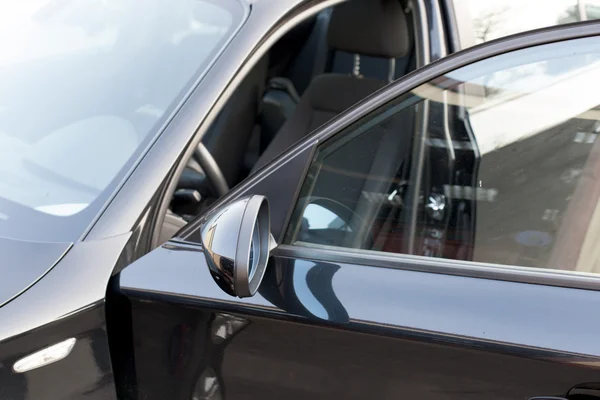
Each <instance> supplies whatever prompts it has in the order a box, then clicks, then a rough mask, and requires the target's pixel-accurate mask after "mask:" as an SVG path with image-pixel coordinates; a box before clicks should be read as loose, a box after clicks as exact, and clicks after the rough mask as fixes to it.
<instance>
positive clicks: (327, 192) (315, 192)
mask: <svg viewBox="0 0 600 400" xmlns="http://www.w3.org/2000/svg"><path fill="white" fill-rule="evenodd" d="M599 34H600V24H598V23H588V24H581V25H575V26H565V27H555V28H550V29H543V30H539V31H535V32H529V33H525V34H520V35H517V36H513V37H509V38H505V39H501V40H499V41H494V42H490V43H489V44H486V45H483V46H479V47H475V48H472V49H470V50H467V51H464V52H461V53H457V54H455V55H452V56H450V57H448V58H446V59H444V60H441V61H438V62H435V63H433V64H431V65H429V66H427V67H425V68H422V69H420V70H419V71H418V72H416V73H413V74H411V75H409V76H407V77H406V78H403V79H402V80H400V81H398V82H396V83H394V84H392V85H390V86H388V87H387V88H385V89H383V90H382V91H380V92H378V93H376V94H375V95H373V96H371V97H370V98H368V99H366V100H365V101H363V102H362V103H360V104H359V105H357V106H355V107H354V108H352V109H350V110H349V111H347V112H346V113H344V114H343V115H341V116H339V117H338V118H336V119H335V120H333V121H332V122H330V123H329V124H327V125H326V126H324V127H323V128H322V129H320V130H319V131H317V132H316V133H314V134H312V135H310V136H309V137H307V138H306V139H305V140H303V141H301V142H300V143H298V144H297V145H295V146H294V147H292V148H291V149H288V150H287V151H286V152H285V153H284V154H282V155H281V156H280V157H279V158H277V159H276V160H274V161H273V162H271V163H270V164H268V165H267V166H266V167H264V168H263V169H262V170H261V171H259V172H258V173H257V174H256V175H254V176H252V177H250V178H249V179H247V180H246V181H245V182H243V183H242V184H241V185H239V186H238V187H237V188H234V189H233V190H232V191H231V192H230V193H229V194H228V195H227V196H225V197H224V198H223V199H221V200H220V201H219V202H217V203H216V204H215V205H214V207H213V208H212V210H209V212H208V213H207V214H206V215H202V216H200V217H199V218H198V219H197V220H196V221H194V222H192V223H190V224H189V225H188V226H187V227H186V228H184V230H183V231H181V232H180V234H179V235H177V237H176V238H175V239H173V240H171V241H169V242H168V243H166V244H164V245H163V246H161V247H160V248H158V249H156V250H154V251H152V252H150V253H149V254H147V255H146V256H144V257H142V258H141V259H139V260H137V261H136V262H134V263H133V264H131V265H129V266H128V267H126V268H125V269H124V270H123V271H122V272H121V273H120V275H118V276H117V277H116V280H115V282H114V287H115V291H114V292H109V295H108V302H109V311H108V312H109V313H112V314H111V317H112V320H114V321H118V323H117V324H113V325H111V324H109V332H110V333H111V335H112V336H111V338H112V339H111V346H112V354H113V365H114V366H115V373H116V374H117V381H118V384H119V387H120V390H121V393H120V394H121V395H122V396H123V397H127V396H130V397H132V398H139V399H154V398H157V399H162V398H172V399H179V398H181V399H190V398H191V399H267V398H273V399H281V398H288V399H300V398H302V399H304V398H319V399H321V398H322V399H329V398H357V399H358V398H361V399H364V398H369V399H371V398H372V399H376V398H390V399H396V398H419V399H436V400H437V399H440V398H442V399H452V400H454V399H456V400H459V399H460V400H465V399H473V400H476V399H477V400H478V399H482V398H485V399H532V398H536V397H538V398H540V397H541V398H556V397H559V398H566V399H570V400H573V399H579V398H591V397H595V396H596V395H597V394H598V392H597V390H598V388H600V344H599V343H600V340H599V338H600V322H598V319H597V318H595V311H596V310H597V309H598V308H599V307H600V293H599V292H598V289H599V288H600V278H599V277H598V273H599V272H600V269H599V264H600V258H599V257H598V250H596V249H597V244H596V243H597V241H596V237H597V235H598V231H599V228H600V217H599V215H600V211H599V210H600V207H598V204H600V203H599V202H598V200H599V196H600V184H599V182H598V179H599V178H598V174H599V173H600V172H599V171H600V169H599V168H600V166H599V165H598V160H599V159H600V158H599V157H600V147H599V146H600V141H598V140H597V135H598V132H600V111H599V109H598V104H599V103H600V79H598V77H599V76H600V36H598V35H599ZM439 103H442V104H444V105H446V106H447V107H445V109H446V110H447V112H446V113H444V114H443V115H441V116H440V115H439V114H438V113H436V114H435V115H430V114H429V112H428V111H429V110H430V106H431V105H432V104H439ZM250 195H260V196H264V197H265V198H266V199H267V200H268V202H269V204H270V218H271V221H270V232H271V234H272V240H273V242H272V243H271V251H270V257H269V260H268V264H266V272H265V274H264V277H263V278H262V282H261V283H260V286H259V287H258V291H257V292H256V293H255V294H254V295H253V296H250V297H236V296H232V295H230V294H227V293H226V292H225V291H224V290H222V289H221V287H226V288H227V286H226V285H225V286H223V282H222V281H220V279H221V278H222V276H221V275H219V274H218V273H217V274H215V269H214V266H215V263H216V264H220V263H225V261H227V260H223V259H216V256H215V253H213V252H211V251H207V250H210V249H211V248H212V246H213V244H212V243H208V242H207V239H206V230H205V229H204V228H205V227H206V226H207V223H208V222H207V221H210V220H211V218H213V217H214V216H215V215H217V214H218V215H224V214H225V213H228V212H229V211H228V210H231V209H234V208H235V207H236V206H235V205H236V204H240V203H239V202H240V201H243V199H244V198H246V196H250ZM242 225H243V224H242ZM242 225H240V226H236V225H231V227H230V228H229V229H230V235H231V242H235V240H236V239H235V238H236V237H237V236H236V235H240V234H241V233H240V232H242V231H243V230H244V227H243V226H242ZM203 244H204V245H203ZM229 244H230V243H229ZM248 245H249V244H248ZM251 251H252V250H251ZM236 262H237V260H234V261H231V262H230V264H229V266H228V268H232V270H233V271H235V269H236V268H238V267H239V265H236V264H235V263H236ZM211 271H212V272H211ZM247 272H248V271H247ZM223 276H224V275H223ZM226 278H227V277H226ZM234 294H235V291H234Z"/></svg>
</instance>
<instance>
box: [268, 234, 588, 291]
mask: <svg viewBox="0 0 600 400" xmlns="http://www.w3.org/2000/svg"><path fill="white" fill-rule="evenodd" d="M271 254H272V255H273V256H278V257H287V258H298V259H306V260H315V261H324V262H333V263H341V264H353V265H364V266H365V267H380V268H391V269H399V270H407V271H417V272H426V273H433V274H442V275H454V276H464V277H468V278H479V279H491V280H497V281H508V282H516V283H524V284H536V285H545V286H557V287H564V288H572V289H586V290H600V275H595V274H591V273H584V272H575V271H561V270H550V269H549V270H545V269H540V268H533V267H522V266H518V265H503V264H491V263H483V262H475V261H462V260H453V259H446V258H433V257H425V256H417V255H409V254H401V253H386V252H382V251H375V250H362V249H347V248H342V247H333V246H323V245H314V244H310V243H302V244H300V245H296V244H294V245H279V246H278V247H276V248H275V249H274V250H273V251H272V252H271Z"/></svg>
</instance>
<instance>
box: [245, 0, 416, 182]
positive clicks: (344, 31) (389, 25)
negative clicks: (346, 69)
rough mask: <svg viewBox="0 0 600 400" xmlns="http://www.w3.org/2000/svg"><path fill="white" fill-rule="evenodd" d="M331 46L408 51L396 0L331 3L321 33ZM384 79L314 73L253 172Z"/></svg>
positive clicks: (384, 54)
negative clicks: (294, 107)
mask: <svg viewBox="0 0 600 400" xmlns="http://www.w3.org/2000/svg"><path fill="white" fill-rule="evenodd" d="M327 41H328V43H329V46H330V47H331V48H333V49H335V50H340V51H344V52H348V53H353V54H359V55H367V56H372V57H379V58H387V59H390V58H394V59H395V58H398V57H403V56H406V55H407V54H408V53H409V51H410V41H409V34H408V27H407V22H406V16H405V14H404V10H403V9H402V6H401V5H400V2H399V1H398V0H351V1H349V2H347V3H342V4H340V5H339V6H337V7H335V8H334V10H333V13H332V15H331V21H330V23H329V28H328V32H327ZM386 84H387V82H386V81H385V80H380V79H373V78H365V77H362V76H360V75H358V76H357V75H352V74H335V73H327V74H322V75H319V76H317V77H315V78H314V79H313V80H312V81H311V83H310V85H309V86H308V88H307V89H306V91H305V92H304V93H303V94H302V96H301V98H300V102H299V103H298V107H297V108H296V111H295V113H294V115H293V116H292V117H291V118H290V119H288V120H287V121H286V123H285V124H284V125H283V126H282V127H281V129H280V131H279V132H278V133H277V135H276V136H275V138H274V139H273V140H272V142H271V143H270V144H269V146H268V147H267V149H266V150H265V151H264V152H263V154H262V155H261V156H260V158H259V160H258V162H257V163H256V164H255V166H254V168H253V171H254V170H257V169H258V168H260V167H262V166H263V165H265V164H266V163H268V162H269V161H271V160H272V159H273V158H275V157H276V156H277V155H278V154H280V153H281V152H282V151H284V150H285V149H287V148H288V147H290V146H291V145H293V144H294V143H296V142H297V141H299V140H300V139H302V138H303V137H305V136H306V135H308V134H309V133H310V132H312V131H313V130H315V129H316V128H318V127H319V126H321V125H323V124H324V123H326V122H327V121H329V120H330V119H331V118H333V117H335V116H336V115H338V114H339V113H340V112H342V111H344V110H346V109H347V108H349V107H350V106H352V105H353V104H355V103H357V102H359V101H361V100H362V99H364V98H365V97H367V96H369V95H370V94H372V93H373V92H375V91H377V90H378V89H380V88H382V87H383V86H385V85H386Z"/></svg>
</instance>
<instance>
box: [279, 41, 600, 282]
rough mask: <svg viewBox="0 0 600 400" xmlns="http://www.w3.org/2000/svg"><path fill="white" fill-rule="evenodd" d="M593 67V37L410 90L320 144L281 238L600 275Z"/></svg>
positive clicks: (596, 55) (482, 64)
mask: <svg viewBox="0 0 600 400" xmlns="http://www.w3.org/2000/svg"><path fill="white" fill-rule="evenodd" d="M599 73H600V40H599V39H598V38H586V39H578V40H572V41H565V42H559V43H553V44H549V45H544V46H537V47H533V48H529V49H523V50H519V51H515V52H512V53H507V54H503V55H500V56H496V57H493V58H490V59H487V60H483V61H479V62H476V63H474V64H471V65H469V66H466V67H463V68H461V69H458V70H455V71H453V72H451V73H448V74H446V75H444V76H441V77H438V78H436V79H434V80H433V81H430V82H429V83H427V84H424V85H421V86H419V87H417V88H415V89H414V90H413V91H412V92H410V93H407V94H405V95H403V96H401V97H400V98H398V99H396V100H395V101H393V102H392V103H390V104H387V105H386V106H384V107H382V108H381V109H380V110H378V111H377V112H375V113H373V114H371V115H368V116H366V117H364V118H363V119H362V120H361V121H359V122H357V123H356V124H355V125H354V126H351V127H349V128H347V129H346V130H345V131H342V132H340V133H339V134H338V135H337V136H335V137H333V138H332V139H330V140H328V141H326V142H324V143H323V144H322V145H320V147H319V148H318V150H317V153H316V155H315V157H314V160H313V162H312V165H311V167H310V169H309V172H308V175H307V178H306V181H305V183H304V185H303V188H302V190H301V193H300V197H299V200H298V203H297V204H296V207H295V211H294V213H293V214H292V219H291V224H290V226H289V228H288V230H287V233H286V237H285V242H286V243H287V244H293V245H298V246H310V247H314V246H317V247H331V246H333V247H337V248H339V247H342V248H348V249H360V250H361V251H364V250H369V251H379V252H387V253H400V254H411V255H418V256H427V257H436V258H446V259H457V260H466V261H475V262H483V263H491V264H500V265H519V266H527V267H537V268H551V269H565V270H573V271H585V272H600V265H599V262H600V251H599V250H597V248H598V247H597V246H596V242H597V238H598V236H599V235H600V207H598V204H599V202H598V200H599V199H600V140H597V138H598V134H599V132H600V107H599V103H600V80H598V79H597V76H598V74H599ZM596 86H597V87H596ZM433 105H437V106H438V107H433ZM440 105H441V106H443V107H442V109H444V110H445V112H443V113H433V112H431V110H433V109H436V108H440V107H439V106H440ZM422 121H426V122H425V123H423V122H422Z"/></svg>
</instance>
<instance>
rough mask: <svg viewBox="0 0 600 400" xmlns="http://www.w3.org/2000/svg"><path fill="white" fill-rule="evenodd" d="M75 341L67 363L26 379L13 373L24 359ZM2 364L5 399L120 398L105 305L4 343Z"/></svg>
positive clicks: (0, 383)
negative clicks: (107, 329)
mask: <svg viewBox="0 0 600 400" xmlns="http://www.w3.org/2000/svg"><path fill="white" fill-rule="evenodd" d="M70 337H73V338H75V339H76V340H77V341H76V343H75V347H74V348H73V350H72V351H71V353H70V354H69V355H68V356H67V357H66V358H65V359H63V360H60V361H58V362H56V363H53V364H49V365H47V366H45V367H43V368H39V369H34V370H31V371H27V372H25V373H16V372H14V371H13V370H12V366H13V364H14V363H15V362H16V361H17V360H18V359H20V358H21V357H24V356H26V355H28V354H30V353H32V352H33V351H35V350H38V349H42V348H44V347H47V346H48V345H52V344H54V343H59V342H61V341H63V340H65V339H67V338H70ZM0 359H1V360H2V364H1V365H0V397H1V398H3V399H68V398H79V399H111V398H114V396H115V393H116V389H115V386H114V383H113V373H112V368H111V360H110V356H109V345H108V337H107V333H106V322H105V308H104V304H102V303H98V304H97V305H93V306H92V307H90V308H88V309H86V310H84V311H81V312H79V313H77V314H74V315H71V316H68V317H66V318H64V319H61V320H58V321H56V322H53V323H50V324H48V325H45V326H43V327H41V328H39V329H36V330H33V331H31V332H29V333H27V334H25V335H22V336H17V337H13V338H11V339H9V340H7V341H5V342H3V343H2V346H0Z"/></svg>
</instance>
